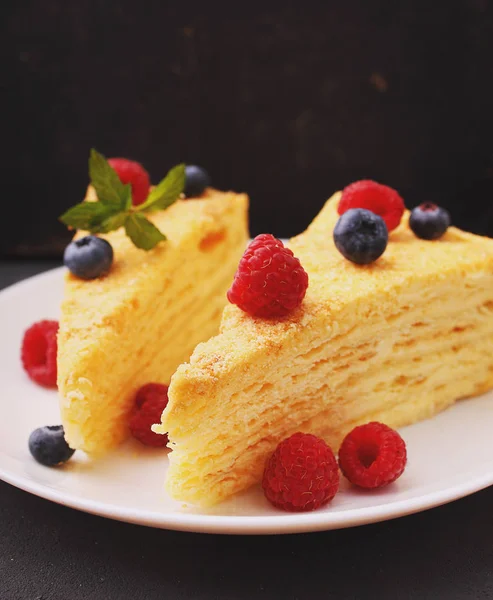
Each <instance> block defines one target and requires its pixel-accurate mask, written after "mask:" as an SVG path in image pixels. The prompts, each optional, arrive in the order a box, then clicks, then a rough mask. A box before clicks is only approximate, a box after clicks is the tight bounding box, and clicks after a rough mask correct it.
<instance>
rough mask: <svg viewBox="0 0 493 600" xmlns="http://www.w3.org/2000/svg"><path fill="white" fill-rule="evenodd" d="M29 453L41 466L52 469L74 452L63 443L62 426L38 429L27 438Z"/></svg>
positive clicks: (48, 426)
mask: <svg viewBox="0 0 493 600" xmlns="http://www.w3.org/2000/svg"><path fill="white" fill-rule="evenodd" d="M29 452H30V453H31V454H32V455H33V457H34V458H35V459H36V460H37V461H38V462H39V463H41V464H42V465H45V466H46V467H54V466H55V465H59V464H60V463H64V462H67V460H68V459H69V458H70V457H71V456H72V454H73V453H74V452H75V450H73V449H72V448H70V446H69V445H68V444H67V442H66V441H65V437H64V431H63V426H62V425H47V426H46V427H38V429H35V430H34V431H33V432H32V433H31V435H30V436H29Z"/></svg>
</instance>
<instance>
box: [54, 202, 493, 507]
mask: <svg viewBox="0 0 493 600" xmlns="http://www.w3.org/2000/svg"><path fill="white" fill-rule="evenodd" d="M339 201H340V193H336V194H335V195H334V196H333V197H332V198H331V199H330V200H329V201H328V202H327V203H326V205H325V206H324V208H323V209H322V211H321V212H320V214H319V215H318V216H317V217H316V218H315V220H314V221H313V222H312V224H311V225H310V226H309V228H308V229H307V231H305V232H304V233H303V234H301V235H299V236H298V237H295V238H294V239H292V240H291V241H290V243H289V247H290V248H291V249H292V251H293V252H294V254H295V256H296V257H298V258H299V260H300V262H301V264H302V265H303V267H304V269H305V270H306V272H307V273H308V276H309V286H308V290H307V292H306V297H305V298H304V301H303V302H302V304H301V306H299V307H298V308H296V309H295V310H293V311H292V312H291V313H290V314H288V315H287V316H285V317H282V318H277V319H276V318H274V319H272V318H270V319H266V318H261V317H253V316H251V315H249V314H247V313H245V312H243V311H241V310H240V309H239V308H238V307H237V306H233V305H230V306H228V307H227V308H226V309H225V311H224V315H223V318H222V324H221V333H220V334H219V335H217V336H216V337H213V338H212V339H210V340H209V341H207V342H205V343H202V344H199V346H198V347H197V348H196V349H195V351H194V352H193V354H192V356H191V358H190V361H189V362H188V363H185V364H183V365H181V366H180V367H179V368H178V370H177V371H176V373H175V374H174V375H173V377H172V379H171V386H170V388H169V403H168V407H167V408H166V410H165V411H164V413H163V416H162V423H161V424H160V425H159V426H157V428H155V430H158V431H160V432H162V433H165V432H166V433H168V436H169V440H170V447H171V448H172V452H171V453H170V454H169V461H170V466H169V470H168V474H167V484H166V485H167V489H168V491H169V493H170V494H171V495H172V496H173V497H175V498H176V499H179V500H183V501H188V502H192V503H198V504H201V505H208V504H213V503H216V502H219V501H221V500H223V499H225V498H227V497H228V496H230V495H232V494H234V493H236V492H239V491H241V490H244V489H245V488H247V487H249V486H250V485H252V484H254V483H256V482H258V481H259V480H260V478H261V476H262V471H263V469H264V464H265V461H266V458H267V457H268V456H270V455H271V454H272V452H273V451H274V449H275V448H276V446H277V444H278V443H279V442H280V441H281V440H283V439H285V438H286V437H287V436H289V435H291V434H292V433H294V432H297V431H302V432H307V433H313V434H315V435H317V436H320V437H322V438H323V439H324V440H325V441H326V442H327V443H328V444H329V445H330V446H331V447H332V448H333V449H334V451H336V450H337V448H338V445H339V443H340V442H341V440H342V438H343V437H344V435H345V434H346V433H347V432H348V431H349V430H351V429H352V428H353V427H355V426H356V425H358V424H360V423H366V422H368V421H380V422H383V423H386V424H387V425H389V426H391V427H401V426H404V425H408V424H411V423H414V422H416V421H419V420H421V419H426V418H428V417H432V416H433V415H435V414H436V413H438V412H439V411H441V410H443V409H445V408H446V407H448V406H450V405H451V404H453V403H454V402H455V401H456V400H458V399H460V398H467V397H469V396H475V395H477V394H481V393H483V392H485V391H486V390H488V389H490V388H492V387H493V240H490V239H486V238H482V237H478V236H475V235H472V234H469V233H465V232H463V231H460V230H459V229H456V228H454V227H450V228H449V229H448V231H447V232H446V233H445V234H444V235H443V237H441V239H438V240H435V241H427V240H424V239H419V238H418V237H416V236H415V235H414V233H413V232H412V231H411V229H410V227H409V224H408V221H409V218H408V217H409V213H406V214H405V215H404V219H403V220H402V223H401V224H400V226H399V227H397V229H395V230H394V231H393V232H392V233H391V234H390V238H389V243H388V246H387V249H386V251H385V253H384V254H383V255H382V256H381V258H379V259H378V260H377V261H375V262H373V263H372V264H368V265H358V264H354V263H353V262H350V261H348V260H345V259H344V258H343V256H342V255H341V253H340V252H339V251H338V249H337V248H336V246H335V244H334V240H333V230H334V227H335V225H336V222H337V221H338V218H339V214H338V206H339ZM177 210H179V207H177ZM164 251H165V250H164ZM155 261H156V262H158V258H157V257H156V259H155ZM153 268H154V267H153ZM229 275H230V271H228V276H229ZM143 279H144V280H145V281H146V282H148V278H147V277H144V278H143ZM173 281H175V285H181V286H184V285H186V282H190V277H187V279H186V282H184V281H183V280H182V279H180V280H179V281H176V280H173ZM139 285H140V284H139ZM207 285H208V284H207ZM124 289H125V288H124ZM122 293H123V292H122ZM157 295H159V294H158V293H157V291H156V290H153V292H152V297H153V298H155V297H156V296H157ZM71 297H73V294H71ZM88 302H89V303H90V302H91V301H90V300H89V298H88ZM91 306H92V305H91ZM122 306H128V303H123V302H121V301H119V302H118V307H119V310H122ZM67 308H68V307H67V304H66V308H65V312H68V311H67ZM207 308H208V310H211V307H210V306H208V307H207ZM146 310H147V308H146ZM181 310H182V307H178V306H177V311H181ZM64 319H65V321H66V322H65V325H64V327H65V329H66V330H67V316H66V315H65V317H64ZM93 319H94V321H95V322H98V321H99V320H100V316H99V314H96V312H95V313H94V316H93ZM129 320H130V321H131V322H132V326H133V327H136V328H138V329H139V330H140V329H141V328H142V324H139V323H138V322H137V323H135V321H133V320H132V319H129ZM151 320H153V319H151V318H147V319H146V323H147V322H148V321H151ZM85 321H86V319H84V322H85ZM160 322H161V321H160ZM171 322H173V324H174V326H176V325H177V323H176V321H174V319H172V320H171ZM201 322H202V321H201ZM163 323H164V321H163ZM180 324H181V321H180ZM71 327H73V324H72V325H71ZM174 330H179V327H175V329H174ZM190 331H192V330H190ZM208 331H209V330H208ZM140 335H142V334H141V333H138V334H133V335H132V338H131V339H132V340H133V339H134V338H135V337H138V336H140ZM65 338H68V336H67V333H65V334H64V338H63V339H65ZM118 339H119V340H120V341H118V342H117V343H115V348H114V352H115V353H117V355H118V356H122V357H123V356H124V355H125V352H127V351H128V350H127V349H125V350H124V348H122V347H121V346H122V345H123V344H125V341H123V342H122V341H121V338H118ZM194 339H195V338H194ZM66 343H67V341H65V344H66ZM132 343H133V341H132ZM81 346H82V344H81V340H80V336H79V341H78V345H77V348H74V350H73V351H72V352H71V353H70V354H71V356H72V357H74V356H75V354H77V355H80V352H79V349H80V348H81ZM94 346H96V347H94ZM144 346H145V344H144ZM107 348H108V344H107V343H106V344H105V345H102V346H101V350H100V349H99V348H98V347H97V345H95V344H93V345H91V346H90V348H89V350H88V351H89V352H90V353H91V356H94V355H100V354H101V352H103V351H105V350H106V349H107ZM188 348H189V346H187V351H188ZM162 353H163V356H165V355H166V345H165V347H164V348H163V351H162ZM183 354H186V352H183ZM92 361H93V363H94V362H96V364H97V365H98V367H97V368H98V370H99V364H100V362H102V361H101V358H100V357H96V356H94V358H92ZM115 363H117V364H120V363H119V361H115ZM127 365H128V363H126V365H125V367H124V366H123V364H122V365H121V370H120V371H119V372H118V377H120V376H121V371H125V370H126V369H127ZM70 369H72V365H70ZM64 372H65V374H66V376H68V373H69V369H68V368H67V367H64ZM161 372H166V376H167V375H168V373H169V374H170V373H171V364H170V370H169V371H167V370H166V369H163V370H162V371H161ZM79 373H80V371H79ZM129 375H130V374H129ZM133 375H134V374H133V373H132V376H133ZM139 377H140V375H139ZM116 379H117V377H116V375H115V377H114V378H113V377H111V382H110V381H109V380H108V377H107V369H103V367H102V366H101V370H100V373H98V376H96V374H95V376H94V377H91V381H86V379H85V378H84V377H83V378H82V382H81V381H79V382H78V387H75V385H74V381H73V380H72V379H71V380H70V381H73V384H72V386H73V387H72V388H71V389H70V391H71V395H72V397H73V398H79V397H81V398H82V397H83V395H84V394H88V393H89V391H90V390H91V385H94V386H96V385H97V386H101V387H102V386H105V389H104V390H103V391H102V393H104V394H109V393H113V392H114V391H115V390H114V388H113V386H115V385H116ZM145 379H149V374H146V376H145V377H143V378H140V379H139V381H135V382H134V383H135V384H136V385H138V383H139V382H141V381H143V380H145ZM75 381H78V380H77V379H76V380H75ZM127 381H128V379H127ZM64 386H65V390H67V385H66V383H64ZM106 388H107V389H106ZM73 406H74V407H77V402H74V403H73ZM80 406H81V408H83V407H84V403H83V402H80ZM65 414H66V415H67V410H66V411H65ZM103 416H104V415H103V414H101V417H103ZM68 431H69V433H70V436H71V437H72V439H75V437H77V436H80V432H81V428H80V427H79V428H77V430H76V431H75V430H74V428H73V427H71V426H70V427H69V429H68ZM90 433H92V430H91V429H89V430H88V434H86V439H88V438H87V436H89V437H90Z"/></svg>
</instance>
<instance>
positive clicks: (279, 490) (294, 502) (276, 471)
mask: <svg viewBox="0 0 493 600" xmlns="http://www.w3.org/2000/svg"><path fill="white" fill-rule="evenodd" d="M262 487H263V489H264V494H265V496H266V498H267V500H269V502H271V503H272V504H273V505H274V506H276V507H277V508H281V509H283V510H286V511H290V512H304V511H311V510H315V509H317V508H319V507H320V506H323V505H324V504H327V502H329V501H330V500H332V498H333V497H334V496H335V495H336V493H337V490H338V489H339V469H338V467H337V461H336V459H335V456H334V453H333V452H332V450H331V449H330V448H329V446H327V444H326V443H325V442H324V441H323V440H321V439H320V438H318V437H316V436H314V435H311V434H309V433H295V434H293V435H292V436H290V437H288V438H287V439H285V440H283V441H282V442H281V443H280V444H279V445H278V446H277V448H276V450H275V451H274V453H273V454H272V456H271V457H270V458H269V460H268V461H267V464H266V466H265V470H264V475H263V479H262Z"/></svg>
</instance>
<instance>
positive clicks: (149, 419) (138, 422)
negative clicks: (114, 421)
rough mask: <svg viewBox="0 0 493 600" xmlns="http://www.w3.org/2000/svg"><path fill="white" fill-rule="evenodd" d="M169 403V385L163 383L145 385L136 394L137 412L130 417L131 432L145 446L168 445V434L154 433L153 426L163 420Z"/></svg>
mask: <svg viewBox="0 0 493 600" xmlns="http://www.w3.org/2000/svg"><path fill="white" fill-rule="evenodd" d="M167 404H168V386H166V385H162V384H161V383H147V384H146V385H143V386H142V387H141V388H140V389H139V391H138V392H137V394H136V396H135V412H134V413H133V415H132V417H131V418H130V432H131V433H132V435H133V436H134V438H136V439H137V440H139V442H141V443H142V444H144V445H145V446H155V447H159V446H166V444H167V443H168V436H167V435H161V434H159V433H154V432H153V431H151V426H152V425H155V424H156V423H159V422H160V421H161V415H162V413H163V410H164V409H165V408H166V405H167Z"/></svg>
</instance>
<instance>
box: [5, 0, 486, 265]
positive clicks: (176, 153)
mask: <svg viewBox="0 0 493 600" xmlns="http://www.w3.org/2000/svg"><path fill="white" fill-rule="evenodd" d="M2 12H3V15H4V16H3V18H2V31H1V39H2V45H3V46H4V47H3V49H2V57H3V58H4V61H5V64H4V66H3V69H2V74H3V75H2V79H3V82H2V83H3V86H4V94H3V95H4V100H5V101H4V102H3V104H4V108H3V117H4V125H3V134H2V138H3V139H2V143H3V146H4V150H5V151H6V157H5V158H4V159H3V161H2V167H3V169H4V174H3V177H2V198H3V200H2V204H3V211H4V227H3V228H2V236H1V239H0V254H1V255H4V256H5V255H17V256H32V255H45V256H47V255H57V254H59V253H60V251H61V249H62V248H63V245H64V244H65V242H66V240H67V233H66V232H65V231H64V229H63V227H62V226H61V225H60V224H59V223H57V221H56V217H57V216H58V214H60V213H61V212H62V211H63V210H64V209H65V208H67V207H68V206H69V205H72V204H74V203H75V202H77V201H79V200H80V199H81V197H82V196H83V193H84V189H85V186H86V184H87V157H88V153H89V148H90V147H91V146H95V147H96V148H97V149H99V150H100V151H101V152H103V153H105V154H106V155H107V156H114V155H123V156H128V157H131V158H134V159H137V160H140V161H142V162H143V163H144V164H145V165H146V167H147V168H148V169H149V171H150V172H151V174H152V177H153V179H154V180H155V181H156V180H158V179H159V178H160V177H161V176H163V174H164V173H165V171H166V170H167V169H168V168H169V167H170V166H172V165H173V164H175V163H177V162H178V161H180V160H185V161H186V162H196V163H199V164H202V165H204V166H206V167H207V168H208V169H209V171H210V173H211V174H212V177H213V181H214V183H215V185H216V186H218V187H221V188H234V189H237V190H246V191H248V192H249V193H250V195H251V197H252V211H251V225H252V226H251V229H252V233H254V234H256V233H259V232H261V231H272V232H274V233H275V234H277V235H282V236H288V235H291V234H294V233H296V232H298V231H299V230H301V229H302V228H303V227H304V226H305V225H307V223H308V222H309V221H310V220H311V219H312V217H313V216H314V214H315V213H316V212H317V211H318V209H319V208H320V206H321V205H322V203H323V201H324V200H325V198H326V197H328V196H329V195H330V194H331V193H332V192H333V191H334V190H335V189H337V188H340V187H341V186H344V185H345V184H347V183H349V182H350V181H352V180H354V179H359V178H363V177H371V178H375V179H377V180H380V181H382V182H385V183H388V184H390V185H392V186H395V187H397V188H398V189H399V190H400V192H401V193H402V194H403V196H404V197H405V199H406V201H407V203H408V205H409V206H413V205H415V204H417V203H419V202H421V201H423V200H435V201H438V202H441V203H443V204H444V205H446V206H447V207H448V208H450V209H451V211H452V213H453V218H454V221H455V222H456V223H457V224H459V225H461V226H463V227H464V228H467V229H471V230H474V231H477V232H480V233H487V234H490V235H493V148H492V137H493V135H492V134H493V121H492V112H493V2H491V1H490V0H457V1H454V2H434V3H433V2H427V1H426V2H425V1H422V2H417V1H415V2H412V1H410V0H402V1H400V2H396V1H390V0H388V1H369V0H357V1H345V2H329V1H325V2H321V1H318V2H305V3H301V2H297V3H296V4H295V3H292V4H291V3H289V2H284V3H273V2H270V1H268V0H267V1H265V2H262V3H260V2H249V3H247V4H246V3H238V2H228V3H226V2H224V3H218V2H198V1H197V2H180V3H179V2H163V1H162V0H160V1H147V2H132V1H130V0H125V1H116V0H115V1H112V2H109V1H107V2H104V1H99V2H98V1H93V2H89V1H84V0H78V1H77V2H67V1H66V0H46V1H45V2H41V1H33V0H30V1H29V0H27V1H24V2H8V3H6V4H5V5H3V9H2ZM7 214H8V216H9V217H10V216H13V217H15V221H12V220H11V219H7V218H6V215H7Z"/></svg>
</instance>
